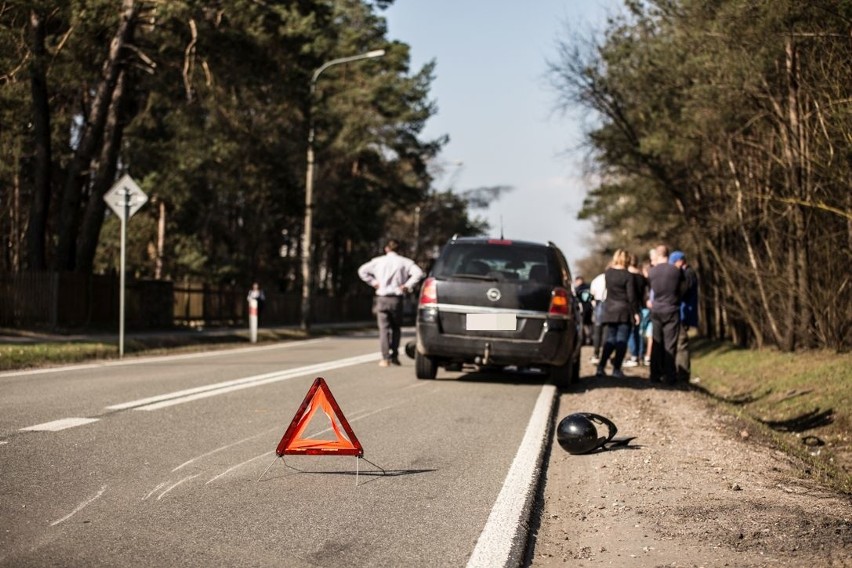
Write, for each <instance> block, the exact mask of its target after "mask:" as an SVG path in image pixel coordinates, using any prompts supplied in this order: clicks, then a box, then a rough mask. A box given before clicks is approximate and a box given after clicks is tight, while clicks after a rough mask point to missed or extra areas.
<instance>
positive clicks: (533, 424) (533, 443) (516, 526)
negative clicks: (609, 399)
mask: <svg viewBox="0 0 852 568" xmlns="http://www.w3.org/2000/svg"><path fill="white" fill-rule="evenodd" d="M555 394H556V388H555V387H554V386H553V385H544V386H543V387H542V389H541V392H540V393H539V395H538V400H537V401H536V404H535V407H534V409H533V412H532V415H531V416H530V421H529V423H528V424H527V429H526V432H525V433H524V437H523V440H522V441H521V445H520V447H519V448H518V453H517V454H516V455H515V459H514V460H513V461H512V466H511V467H510V468H509V473H507V474H506V480H505V481H504V482H503V488H502V489H501V490H500V494H499V495H498V496H497V501H496V502H495V503H494V506H493V507H492V508H491V514H489V515H488V521H486V523H485V528H484V529H483V530H482V533H481V534H480V535H479V539H478V540H477V541H476V547H475V548H474V550H473V554H471V556H470V559H469V560H468V563H467V567H468V568H479V567H483V568H493V567H495V566H507V565H509V561H510V559H511V557H512V552H513V550H512V549H513V546H514V545H515V541H516V535H517V534H518V531H519V530H520V524H521V520H522V519H521V516H522V515H523V514H524V509H525V508H526V506H527V503H528V502H529V499H528V497H529V496H530V493H531V492H534V490H535V483H534V481H535V479H536V473H537V471H538V470H539V469H540V467H541V460H542V456H543V454H544V452H543V450H544V447H545V444H543V441H544V438H545V436H546V435H547V432H548V431H549V423H550V416H551V413H552V410H553V404H554V401H555V400H556V398H555Z"/></svg>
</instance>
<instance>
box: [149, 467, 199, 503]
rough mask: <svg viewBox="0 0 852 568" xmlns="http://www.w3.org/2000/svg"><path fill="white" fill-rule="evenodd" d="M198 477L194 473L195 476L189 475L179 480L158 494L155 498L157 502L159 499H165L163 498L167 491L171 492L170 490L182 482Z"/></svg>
mask: <svg viewBox="0 0 852 568" xmlns="http://www.w3.org/2000/svg"><path fill="white" fill-rule="evenodd" d="M198 475H199V474H197V473H196V474H195V475H189V476H187V477H184V478H183V479H181V480H180V481H178V482H177V483H175V484H173V485H171V486H170V487H169V488H168V489H166V490H165V491H163V492H162V493H160V494H159V495H158V496H157V501H159V500H160V499H162V498H163V497H165V496H166V494H167V493H168V492H169V491H171V490H172V489H174V488H175V487H177V486H178V485H180V484H181V483H184V482H186V481H189V480H190V479H192V478H194V477H198Z"/></svg>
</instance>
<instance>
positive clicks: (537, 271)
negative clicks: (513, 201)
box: [414, 237, 581, 386]
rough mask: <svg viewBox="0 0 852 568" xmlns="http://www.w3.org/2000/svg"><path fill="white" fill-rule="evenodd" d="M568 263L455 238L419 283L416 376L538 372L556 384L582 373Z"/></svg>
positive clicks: (550, 251) (545, 250) (553, 254)
mask: <svg viewBox="0 0 852 568" xmlns="http://www.w3.org/2000/svg"><path fill="white" fill-rule="evenodd" d="M571 282H572V279H571V273H570V270H569V267H568V263H567V262H566V260H565V256H564V255H563V254H562V252H561V251H560V250H559V249H558V248H557V247H556V245H554V244H553V243H548V244H541V243H533V242H526V241H511V240H507V239H487V238H470V237H464V238H455V237H454V238H453V239H451V240H450V241H449V242H448V243H447V244H446V246H445V247H444V249H443V250H442V252H441V255H440V257H439V258H438V259H437V261H436V262H435V264H434V266H433V267H432V271H431V272H430V274H429V276H428V278H427V279H426V280H425V281H424V283H423V286H422V288H421V292H420V301H419V305H418V310H417V341H416V351H415V354H414V358H415V369H416V373H417V377H418V378H420V379H434V378H435V377H436V376H437V372H438V368H439V367H444V368H448V369H452V370H460V369H461V367H462V366H463V365H477V366H479V367H480V368H485V369H504V368H506V367H513V368H516V369H518V370H525V369H531V368H535V369H539V370H543V371H546V372H549V373H550V375H551V377H552V379H553V381H554V383H556V384H557V385H559V386H564V385H567V384H569V383H571V382H572V381H574V380H575V379H576V378H577V376H578V373H579V367H580V337H581V335H580V325H581V320H580V316H579V306H578V304H577V301H576V299H575V298H574V294H573V293H572V292H571Z"/></svg>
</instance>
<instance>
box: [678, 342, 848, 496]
mask: <svg viewBox="0 0 852 568" xmlns="http://www.w3.org/2000/svg"><path fill="white" fill-rule="evenodd" d="M693 353H694V356H693V363H692V365H693V367H692V374H693V378H694V380H695V381H696V386H697V387H699V388H700V389H702V390H703V391H704V392H706V393H707V394H708V395H709V396H711V397H713V398H714V399H716V400H719V401H721V402H723V403H724V404H726V405H728V406H729V407H730V409H731V410H732V411H734V412H735V413H737V414H738V415H740V416H741V417H743V418H744V419H747V420H749V421H751V422H752V423H753V424H754V425H755V427H756V428H757V429H759V430H760V431H761V432H762V433H763V434H765V436H766V438H767V439H768V440H771V441H772V443H774V444H775V445H777V446H778V447H779V448H781V449H783V450H784V451H786V452H788V453H791V454H793V455H796V456H798V457H800V458H802V459H803V460H804V463H805V464H806V467H808V468H809V469H810V472H809V473H810V474H812V475H815V476H817V477H819V478H821V480H822V481H824V482H827V483H829V484H830V485H832V486H834V487H836V488H838V489H840V490H842V491H844V492H846V493H852V443H850V442H852V417H851V416H850V413H852V355H850V354H838V353H832V352H828V351H806V352H801V353H781V352H779V351H775V350H771V349H764V350H760V351H753V350H746V349H736V348H734V347H733V346H731V345H730V344H725V343H718V342H709V341H697V342H696V345H695V349H694V350H693Z"/></svg>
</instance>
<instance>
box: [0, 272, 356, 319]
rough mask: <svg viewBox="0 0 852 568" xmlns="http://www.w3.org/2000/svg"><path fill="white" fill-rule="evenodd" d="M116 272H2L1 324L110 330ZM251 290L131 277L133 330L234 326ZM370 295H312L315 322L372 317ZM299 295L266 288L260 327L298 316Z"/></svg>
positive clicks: (128, 311)
mask: <svg viewBox="0 0 852 568" xmlns="http://www.w3.org/2000/svg"><path fill="white" fill-rule="evenodd" d="M118 287H119V279H118V276H106V275H97V274H95V275H89V274H78V273H74V272H24V273H15V274H11V273H2V272H0V327H12V328H21V329H31V328H49V329H76V328H103V329H107V328H113V327H115V325H117V322H118V311H119V297H118V295H119V289H118ZM246 294H247V290H243V289H241V288H237V287H234V286H213V285H209V284H203V283H191V282H170V281H163V280H135V279H129V280H128V281H127V289H126V293H125V319H126V326H127V328H128V329H167V328H170V327H172V326H175V325H178V326H205V327H213V326H232V325H245V324H246V322H247V311H248V310H247V307H248V303H247V300H246ZM371 302H372V299H371V297H370V295H369V294H363V293H360V291H359V293H358V294H353V295H348V296H342V297H329V296H323V295H318V296H316V297H314V298H313V301H312V307H313V317H312V318H311V321H312V322H314V323H335V322H349V321H367V320H370V319H372V317H373V316H372V315H371V311H370V310H371V306H372V303H371ZM300 306H301V297H300V295H299V294H292V293H286V294H285V293H279V292H276V291H266V302H265V304H264V309H263V311H262V313H261V314H260V318H261V324H262V325H296V324H298V323H300V321H301V307H300Z"/></svg>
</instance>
